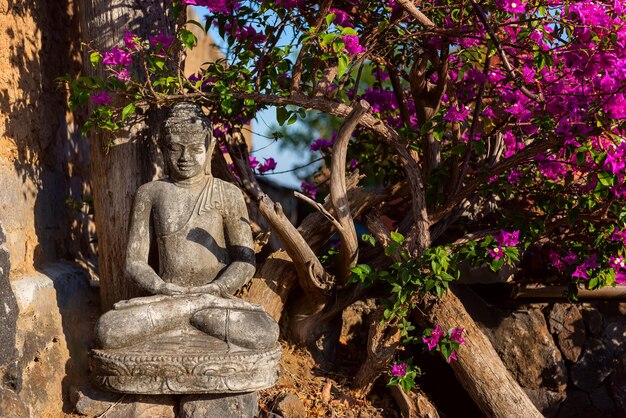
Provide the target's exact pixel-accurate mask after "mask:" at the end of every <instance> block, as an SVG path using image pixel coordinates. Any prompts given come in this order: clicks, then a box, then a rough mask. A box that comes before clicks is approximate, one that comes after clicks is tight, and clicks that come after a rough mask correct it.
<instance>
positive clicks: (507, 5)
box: [498, 0, 526, 13]
mask: <svg viewBox="0 0 626 418" xmlns="http://www.w3.org/2000/svg"><path fill="white" fill-rule="evenodd" d="M498 5H499V6H500V7H501V8H502V9H504V10H506V11H507V12H509V13H525V12H526V2H525V1H522V0H500V1H498Z"/></svg>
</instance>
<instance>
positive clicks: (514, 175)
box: [506, 169, 524, 184]
mask: <svg viewBox="0 0 626 418" xmlns="http://www.w3.org/2000/svg"><path fill="white" fill-rule="evenodd" d="M523 176H524V175H523V174H522V173H521V172H520V171H518V170H515V169H513V170H511V172H510V173H509V174H508V175H507V176H506V179H507V181H508V182H509V183H510V184H517V183H518V182H519V181H520V180H521V178H522V177H523Z"/></svg>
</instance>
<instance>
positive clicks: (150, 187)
mask: <svg viewBox="0 0 626 418" xmlns="http://www.w3.org/2000/svg"><path fill="white" fill-rule="evenodd" d="M173 187H175V186H174V185H173V183H172V182H171V181H169V180H167V179H159V180H153V181H150V182H148V183H144V184H142V185H141V186H139V188H138V189H137V191H136V192H135V196H136V197H135V198H136V199H153V198H154V197H156V196H157V195H159V194H160V193H163V192H164V191H167V190H169V189H171V188H173Z"/></svg>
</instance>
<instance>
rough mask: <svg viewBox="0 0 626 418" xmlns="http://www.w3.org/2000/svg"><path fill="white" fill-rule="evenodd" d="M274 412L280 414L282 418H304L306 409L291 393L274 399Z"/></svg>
mask: <svg viewBox="0 0 626 418" xmlns="http://www.w3.org/2000/svg"><path fill="white" fill-rule="evenodd" d="M274 405H275V407H274V408H275V410H276V412H277V413H279V414H281V415H282V416H283V418H306V417H307V413H306V408H305V407H304V404H303V403H302V401H301V400H300V398H299V397H298V395H295V394H293V393H288V394H285V395H282V396H280V397H278V399H276V401H275V403H274Z"/></svg>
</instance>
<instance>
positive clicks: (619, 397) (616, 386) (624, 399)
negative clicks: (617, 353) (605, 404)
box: [611, 354, 626, 414]
mask: <svg viewBox="0 0 626 418" xmlns="http://www.w3.org/2000/svg"><path fill="white" fill-rule="evenodd" d="M611 392H612V393H613V399H614V400H615V404H616V406H617V408H618V409H619V410H620V411H621V413H622V414H626V354H624V355H622V356H621V358H620V359H619V361H618V362H617V364H616V366H615V370H614V371H613V376H611Z"/></svg>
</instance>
